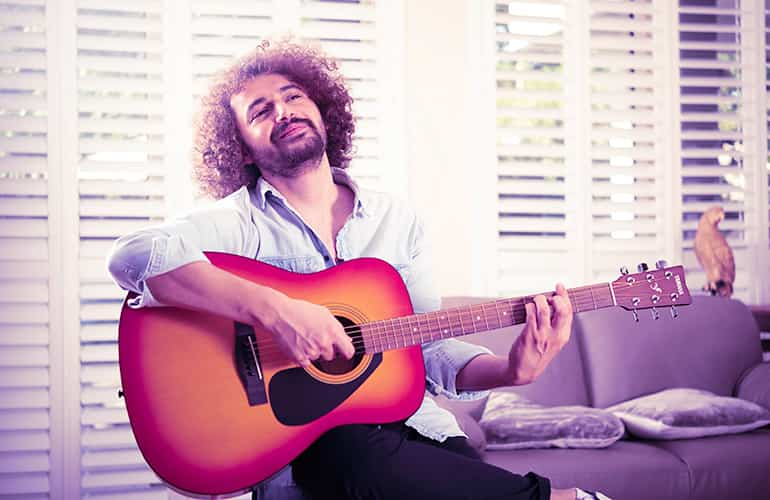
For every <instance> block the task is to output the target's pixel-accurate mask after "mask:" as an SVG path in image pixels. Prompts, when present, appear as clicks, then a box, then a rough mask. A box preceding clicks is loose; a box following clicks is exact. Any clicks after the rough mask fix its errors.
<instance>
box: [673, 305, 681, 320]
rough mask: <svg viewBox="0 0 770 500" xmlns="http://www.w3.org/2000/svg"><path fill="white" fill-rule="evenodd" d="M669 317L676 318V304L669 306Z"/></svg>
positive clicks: (677, 313)
mask: <svg viewBox="0 0 770 500" xmlns="http://www.w3.org/2000/svg"><path fill="white" fill-rule="evenodd" d="M671 317H672V318H678V317H679V312H677V310H676V306H671Z"/></svg>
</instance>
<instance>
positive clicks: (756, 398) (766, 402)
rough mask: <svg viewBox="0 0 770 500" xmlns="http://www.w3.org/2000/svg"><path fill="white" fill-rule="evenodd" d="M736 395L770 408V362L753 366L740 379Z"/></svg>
mask: <svg viewBox="0 0 770 500" xmlns="http://www.w3.org/2000/svg"><path fill="white" fill-rule="evenodd" d="M735 395H736V396H737V397H739V398H741V399H745V400H746V401H751V402H753V403H757V404H759V405H762V406H764V407H765V408H767V409H768V410H770V363H759V364H757V365H754V366H752V367H751V368H749V369H748V370H746V372H745V373H744V374H743V375H742V376H741V378H740V379H739V380H738V385H737V387H736V389H735Z"/></svg>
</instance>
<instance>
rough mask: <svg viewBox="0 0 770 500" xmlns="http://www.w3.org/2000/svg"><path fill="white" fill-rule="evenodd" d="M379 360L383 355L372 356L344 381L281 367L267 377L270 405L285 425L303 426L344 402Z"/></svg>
mask: <svg viewBox="0 0 770 500" xmlns="http://www.w3.org/2000/svg"><path fill="white" fill-rule="evenodd" d="M381 362H382V354H375V355H374V356H372V359H371V362H370V363H369V366H368V367H367V368H366V370H365V371H364V372H363V373H362V374H361V375H360V376H358V377H356V378H355V379H354V380H351V381H350V382H348V383H345V384H326V383H324V382H320V381H318V380H316V379H315V378H313V377H311V376H310V375H308V373H307V372H306V371H305V370H303V369H302V368H290V369H288V370H283V371H280V372H278V373H276V374H275V375H273V378H271V379H270V385H269V387H268V390H269V393H270V406H271V407H272V408H273V413H274V414H275V417H276V418H277V419H278V421H279V422H281V423H282V424H284V425H305V424H308V423H310V422H312V421H313V420H315V419H317V418H319V417H322V416H324V415H326V414H327V413H329V412H330V411H332V410H333V409H335V408H336V407H337V406H339V405H340V404H341V403H342V402H343V401H345V400H346V399H347V398H348V397H349V396H350V395H351V394H353V393H354V392H355V391H356V389H358V388H359V387H360V386H361V384H363V383H364V381H365V380H366V379H367V378H369V376H370V375H371V374H372V373H373V372H374V370H376V369H377V367H378V366H379V365H380V363H381Z"/></svg>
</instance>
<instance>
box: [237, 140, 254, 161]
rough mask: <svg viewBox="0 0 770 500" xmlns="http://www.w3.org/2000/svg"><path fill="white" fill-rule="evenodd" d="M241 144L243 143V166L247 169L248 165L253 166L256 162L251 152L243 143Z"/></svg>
mask: <svg viewBox="0 0 770 500" xmlns="http://www.w3.org/2000/svg"><path fill="white" fill-rule="evenodd" d="M239 142H241V157H242V158H243V166H244V167H245V166H246V165H253V164H254V163H255V161H254V157H253V156H252V154H251V150H250V149H249V148H247V147H246V145H245V144H243V142H242V141H239Z"/></svg>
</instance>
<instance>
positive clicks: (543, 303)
mask: <svg viewBox="0 0 770 500" xmlns="http://www.w3.org/2000/svg"><path fill="white" fill-rule="evenodd" d="M533 301H534V302H535V307H536V308H537V327H538V329H540V328H543V327H546V326H551V307H550V306H549V305H548V300H546V298H545V296H544V295H536V296H535V298H534V299H533Z"/></svg>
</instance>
